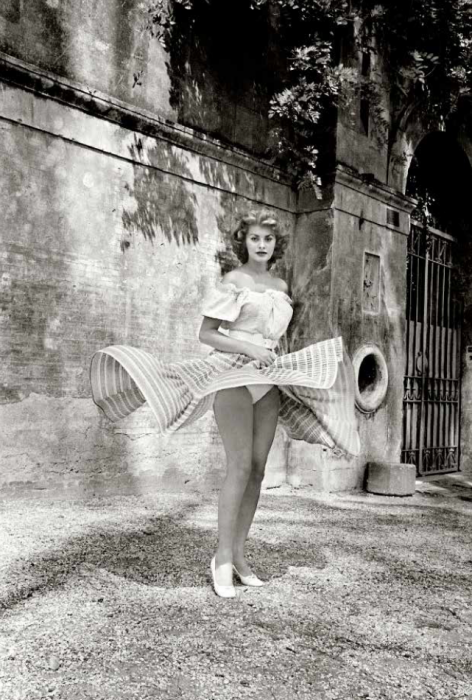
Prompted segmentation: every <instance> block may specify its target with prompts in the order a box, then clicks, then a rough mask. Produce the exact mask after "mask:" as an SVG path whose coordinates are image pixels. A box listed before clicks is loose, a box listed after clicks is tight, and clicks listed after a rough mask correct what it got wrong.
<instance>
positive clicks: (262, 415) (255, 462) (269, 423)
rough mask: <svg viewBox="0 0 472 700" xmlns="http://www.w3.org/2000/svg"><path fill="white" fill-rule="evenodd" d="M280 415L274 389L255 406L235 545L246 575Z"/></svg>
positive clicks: (236, 562) (237, 562) (239, 566)
mask: <svg viewBox="0 0 472 700" xmlns="http://www.w3.org/2000/svg"><path fill="white" fill-rule="evenodd" d="M278 415H279V391H278V389H277V387H274V388H273V389H271V390H270V391H269V392H268V393H267V394H266V395H265V396H263V397H262V399H260V400H259V401H258V402H257V403H255V404H254V428H253V436H254V437H253V448H252V468H251V474H250V477H249V481H248V484H247V487H246V491H245V492H244V496H243V499H242V503H241V508H240V510H239V514H238V520H237V526H236V536H235V539H234V545H233V563H234V565H235V566H236V568H237V570H238V571H239V573H241V574H242V575H243V576H247V575H249V574H250V573H251V570H250V568H249V566H248V564H247V562H246V559H245V557H244V545H245V542H246V539H247V536H248V533H249V529H250V527H251V525H252V521H253V519H254V514H255V512H256V508H257V504H258V502H259V496H260V493H261V483H262V480H263V478H264V472H265V466H266V462H267V457H268V455H269V450H270V448H271V446H272V443H273V441H274V436H275V429H276V427H277V419H278Z"/></svg>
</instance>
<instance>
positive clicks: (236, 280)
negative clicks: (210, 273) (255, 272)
mask: <svg viewBox="0 0 472 700" xmlns="http://www.w3.org/2000/svg"><path fill="white" fill-rule="evenodd" d="M246 278H247V275H245V274H244V272H241V271H240V270H237V269H236V270H231V271H230V272H227V273H226V275H223V277H222V279H221V282H222V284H234V285H235V286H236V287H244V286H245V282H246V281H247V280H246Z"/></svg>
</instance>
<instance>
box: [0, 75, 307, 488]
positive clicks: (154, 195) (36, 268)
mask: <svg viewBox="0 0 472 700" xmlns="http://www.w3.org/2000/svg"><path fill="white" fill-rule="evenodd" d="M220 155H221V157H220V159H216V158H214V157H210V156H203V155H201V154H198V153H195V152H192V151H191V150H189V149H184V148H181V147H179V146H176V145H173V144H171V143H170V142H169V141H164V140H156V139H153V138H149V137H144V136H142V135H138V134H136V133H134V132H132V131H128V130H126V129H124V128H123V127H120V126H119V125H117V124H114V123H112V122H108V121H104V120H101V119H97V118H96V117H94V116H90V115H88V114H86V113H84V112H82V111H79V110H76V109H73V108H71V107H67V106H65V105H63V104H60V103H58V102H55V101H53V100H50V99H44V98H42V97H39V96H36V95H34V94H33V93H31V92H26V91H23V90H20V89H18V88H16V87H12V86H7V85H5V84H4V85H2V87H1V90H0V162H1V168H0V172H1V173H2V186H1V188H0V200H1V202H0V207H1V211H2V215H3V221H2V231H1V242H2V246H1V288H2V297H1V299H2V301H1V321H0V328H1V344H0V348H1V349H0V354H1V363H0V387H1V390H0V398H1V402H2V404H1V406H0V426H1V433H2V435H1V441H0V445H1V446H0V451H1V472H0V482H1V483H2V484H3V485H6V484H10V485H14V484H15V483H16V484H25V483H32V484H35V485H36V486H47V487H51V486H54V485H57V486H74V485H84V484H93V483H97V484H100V485H102V486H103V485H105V486H107V485H108V486H111V485H114V484H117V483H120V484H122V483H123V482H129V483H130V484H131V485H134V488H137V489H140V488H143V484H145V483H146V481H147V479H151V480H153V479H154V478H155V477H157V478H158V480H159V484H160V485H161V486H165V485H166V484H169V485H171V486H172V487H174V488H175V487H182V486H183V485H184V484H187V485H188V487H189V488H208V486H209V485H211V484H213V485H214V484H216V483H217V482H218V480H219V479H220V476H221V473H222V471H221V467H222V464H223V454H222V448H221V444H220V441H219V438H218V436H217V433H216V430H215V425H214V422H213V418H212V416H211V415H210V416H207V417H205V418H204V419H202V421H201V422H199V423H198V424H196V425H194V426H192V427H190V428H189V429H187V430H185V431H181V432H180V433H177V434H176V435H174V436H173V437H171V438H162V437H160V436H158V435H157V434H156V432H155V428H154V425H153V421H152V418H151V417H150V416H149V414H148V412H147V410H146V408H143V409H140V411H138V412H137V413H136V415H135V416H132V417H131V418H130V419H128V420H126V421H123V423H122V424H121V423H120V424H115V425H111V424H109V423H108V422H106V420H105V419H104V418H102V416H101V414H100V412H99V410H98V409H97V408H96V407H95V406H94V405H93V404H92V402H91V399H90V389H89V384H88V366H89V362H90V358H91V355H92V353H93V352H94V351H95V350H97V349H98V348H100V347H104V346H106V345H108V344H111V343H129V344H134V345H138V346H140V347H142V348H145V349H148V350H149V351H151V352H154V353H156V354H157V355H158V356H159V357H160V358H162V360H164V361H170V360H176V359H178V358H191V357H197V356H199V355H201V354H202V353H205V352H207V351H208V350H209V349H205V348H204V347H202V346H201V345H200V343H199V342H198V340H197V333H198V327H199V323H200V318H199V315H198V308H199V305H200V303H201V300H202V297H203V295H204V293H205V292H206V290H207V289H208V288H209V286H210V285H211V284H212V283H213V282H214V281H215V280H216V279H217V278H218V277H219V275H220V274H221V270H220V266H219V262H218V261H219V257H218V252H219V251H222V250H223V249H224V244H223V234H224V233H226V232H227V231H228V229H229V228H230V227H231V226H232V225H233V223H234V220H235V217H236V216H237V214H238V212H239V211H240V210H241V209H242V208H245V207H246V206H248V205H250V204H251V203H256V202H257V203H264V204H266V205H268V206H272V207H274V208H276V210H277V213H278V214H279V216H280V218H281V219H282V221H283V223H284V225H286V226H287V227H288V228H292V227H293V221H294V214H293V213H292V212H293V211H294V208H295V202H294V197H293V194H292V192H291V191H290V189H289V188H288V187H286V186H284V185H282V184H279V183H277V182H276V181H274V180H270V179H269V178H267V177H266V178H264V177H262V176H260V175H257V174H255V173H254V172H253V171H252V170H251V168H250V165H251V162H250V161H249V160H248V166H247V168H246V169H243V168H242V167H241V165H238V166H233V165H230V164H227V163H224V162H223V155H224V154H223V152H222V153H221V154H220ZM226 157H227V158H226V159H227V160H228V158H229V159H230V156H228V154H227V153H226ZM285 452H286V444H285V440H284V438H283V435H281V434H280V435H279V436H278V439H277V445H276V446H275V449H274V454H273V456H272V458H271V465H272V466H271V470H270V475H269V481H270V480H271V479H272V481H273V482H274V483H275V482H277V481H278V482H280V481H281V480H282V479H283V477H284V470H285Z"/></svg>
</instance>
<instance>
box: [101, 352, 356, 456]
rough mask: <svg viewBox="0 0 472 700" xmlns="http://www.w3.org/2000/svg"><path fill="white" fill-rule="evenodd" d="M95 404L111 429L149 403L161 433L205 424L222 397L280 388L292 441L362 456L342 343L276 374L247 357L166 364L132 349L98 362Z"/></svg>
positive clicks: (279, 363)
mask: <svg viewBox="0 0 472 700" xmlns="http://www.w3.org/2000/svg"><path fill="white" fill-rule="evenodd" d="M90 377H91V385H92V395H93V400H94V401H95V403H96V404H97V406H99V407H100V408H101V409H102V410H103V411H104V413H105V415H106V416H107V417H108V418H109V419H110V420H111V421H117V420H120V419H121V418H124V417H125V416H127V415H129V414H130V413H132V412H133V411H135V410H137V409H138V408H140V407H141V406H142V405H143V404H144V403H146V402H147V403H148V404H149V406H150V408H151V410H152V412H153V414H154V416H155V419H156V421H157V426H158V429H159V431H160V432H162V433H169V432H174V431H176V430H178V429H179V428H183V427H185V426H187V425H189V424H190V423H193V422H194V421H196V420H198V419H199V418H200V417H201V416H203V415H204V414H205V413H206V412H207V411H208V410H210V409H211V408H212V406H213V401H214V397H215V395H216V393H217V392H218V391H220V390H221V389H230V388H235V387H241V386H257V385H274V386H277V387H278V388H279V390H280V413H279V423H280V424H281V425H282V426H283V428H284V429H285V431H286V432H287V433H288V435H289V437H291V438H293V439H295V440H304V441H306V442H309V443H318V444H321V445H325V446H326V447H329V448H334V447H337V448H340V449H341V450H343V451H345V452H347V453H350V454H353V455H357V454H359V452H360V442H359V435H358V431H357V421H356V416H355V408H354V376H353V370H352V366H351V363H350V360H349V358H348V357H347V355H346V353H345V352H344V351H343V343H342V338H333V339H330V340H325V341H322V342H320V343H315V344H313V345H309V346H308V347H306V348H303V349H302V350H299V351H298V352H293V353H287V354H284V355H279V356H277V357H276V358H275V360H274V362H273V363H272V364H271V365H269V366H264V367H262V366H260V364H259V363H258V362H257V361H255V360H251V359H250V358H248V357H247V356H245V355H240V354H233V353H226V352H221V351H218V350H214V351H212V352H211V353H210V354H209V355H207V356H206V357H202V358H197V359H192V360H187V361H184V362H175V363H164V362H161V361H160V360H158V359H157V358H156V357H155V356H154V355H153V354H151V353H149V352H146V351H144V350H139V349H137V348H134V347H130V346H128V345H113V346H110V347H108V348H105V349H103V350H100V351H98V352H97V353H95V355H94V356H93V358H92V363H91V375H90Z"/></svg>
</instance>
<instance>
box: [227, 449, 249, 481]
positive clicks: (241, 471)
mask: <svg viewBox="0 0 472 700" xmlns="http://www.w3.org/2000/svg"><path fill="white" fill-rule="evenodd" d="M227 469H228V474H231V475H232V476H233V477H235V478H236V479H238V480H241V481H249V479H250V478H251V476H252V460H251V457H250V455H246V454H241V453H240V454H232V455H230V456H229V458H228V460H227Z"/></svg>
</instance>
